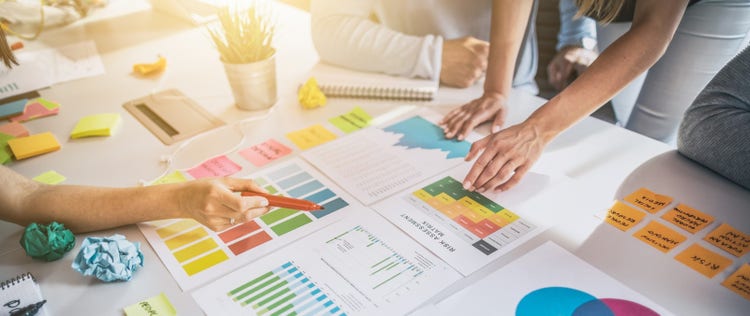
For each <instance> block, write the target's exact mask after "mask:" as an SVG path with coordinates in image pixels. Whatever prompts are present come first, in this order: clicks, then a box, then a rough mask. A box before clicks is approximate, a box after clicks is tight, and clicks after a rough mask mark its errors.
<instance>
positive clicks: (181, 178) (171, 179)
mask: <svg viewBox="0 0 750 316" xmlns="http://www.w3.org/2000/svg"><path fill="white" fill-rule="evenodd" d="M185 181H187V178H185V175H184V174H182V172H180V171H179V170H175V171H174V172H172V173H169V174H166V175H164V176H163V177H161V178H159V179H156V180H154V182H151V185H157V184H167V183H180V182H185Z"/></svg>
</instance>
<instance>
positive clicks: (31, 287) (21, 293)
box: [0, 273, 47, 316]
mask: <svg viewBox="0 0 750 316" xmlns="http://www.w3.org/2000/svg"><path fill="white" fill-rule="evenodd" d="M42 300H44V298H43V297H42V290H41V289H40V288H39V284H37V283H36V279H34V276H33V275H31V273H23V274H20V275H18V276H15V277H13V278H10V279H8V280H5V281H2V282H0V304H2V305H0V315H10V314H11V313H14V312H17V311H18V310H20V309H22V308H24V307H26V306H29V305H31V304H35V303H38V302H40V301H42ZM36 315H37V316H46V315H47V312H46V310H45V306H44V305H43V306H42V308H41V309H39V311H38V312H37V313H36Z"/></svg>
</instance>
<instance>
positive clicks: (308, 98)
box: [297, 77, 327, 109]
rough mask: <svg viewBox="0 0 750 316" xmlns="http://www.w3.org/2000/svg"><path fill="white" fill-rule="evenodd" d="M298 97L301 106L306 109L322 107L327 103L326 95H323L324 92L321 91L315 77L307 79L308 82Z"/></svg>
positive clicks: (300, 90) (301, 88)
mask: <svg viewBox="0 0 750 316" xmlns="http://www.w3.org/2000/svg"><path fill="white" fill-rule="evenodd" d="M297 97H298V100H299V104H301V105H302V107H303V108H305V109H314V108H317V107H321V106H324V105H326V102H327V100H326V95H325V94H323V91H320V87H318V81H317V80H315V77H310V79H307V82H305V84H304V85H302V87H300V89H299V93H298V95H297Z"/></svg>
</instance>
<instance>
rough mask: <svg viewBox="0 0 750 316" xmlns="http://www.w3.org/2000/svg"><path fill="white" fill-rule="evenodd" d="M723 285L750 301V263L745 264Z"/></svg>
mask: <svg viewBox="0 0 750 316" xmlns="http://www.w3.org/2000/svg"><path fill="white" fill-rule="evenodd" d="M721 285H723V286H724V287H726V288H728V289H729V290H730V291H732V292H734V293H737V295H739V296H742V297H744V298H745V299H746V300H748V301H750V263H745V264H743V265H742V266H741V267H740V268H739V269H737V271H735V272H734V273H732V275H730V276H729V277H728V278H727V279H726V280H724V282H722V283H721Z"/></svg>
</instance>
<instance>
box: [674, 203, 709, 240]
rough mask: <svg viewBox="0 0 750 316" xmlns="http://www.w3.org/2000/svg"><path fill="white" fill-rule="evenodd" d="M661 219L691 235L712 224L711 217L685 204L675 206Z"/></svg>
mask: <svg viewBox="0 0 750 316" xmlns="http://www.w3.org/2000/svg"><path fill="white" fill-rule="evenodd" d="M661 218H663V219H664V220H666V221H667V222H670V223H672V224H675V225H676V226H677V227H680V228H682V229H684V230H686V231H689V232H690V233H693V234H695V232H697V231H699V230H701V229H703V228H704V227H706V226H708V225H709V224H711V223H713V222H714V217H713V216H711V215H708V214H706V213H703V212H701V211H699V210H696V209H694V208H692V207H690V206H687V205H685V204H677V206H675V207H674V208H672V209H671V210H670V211H669V212H666V213H664V215H663V216H662V217H661Z"/></svg>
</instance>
